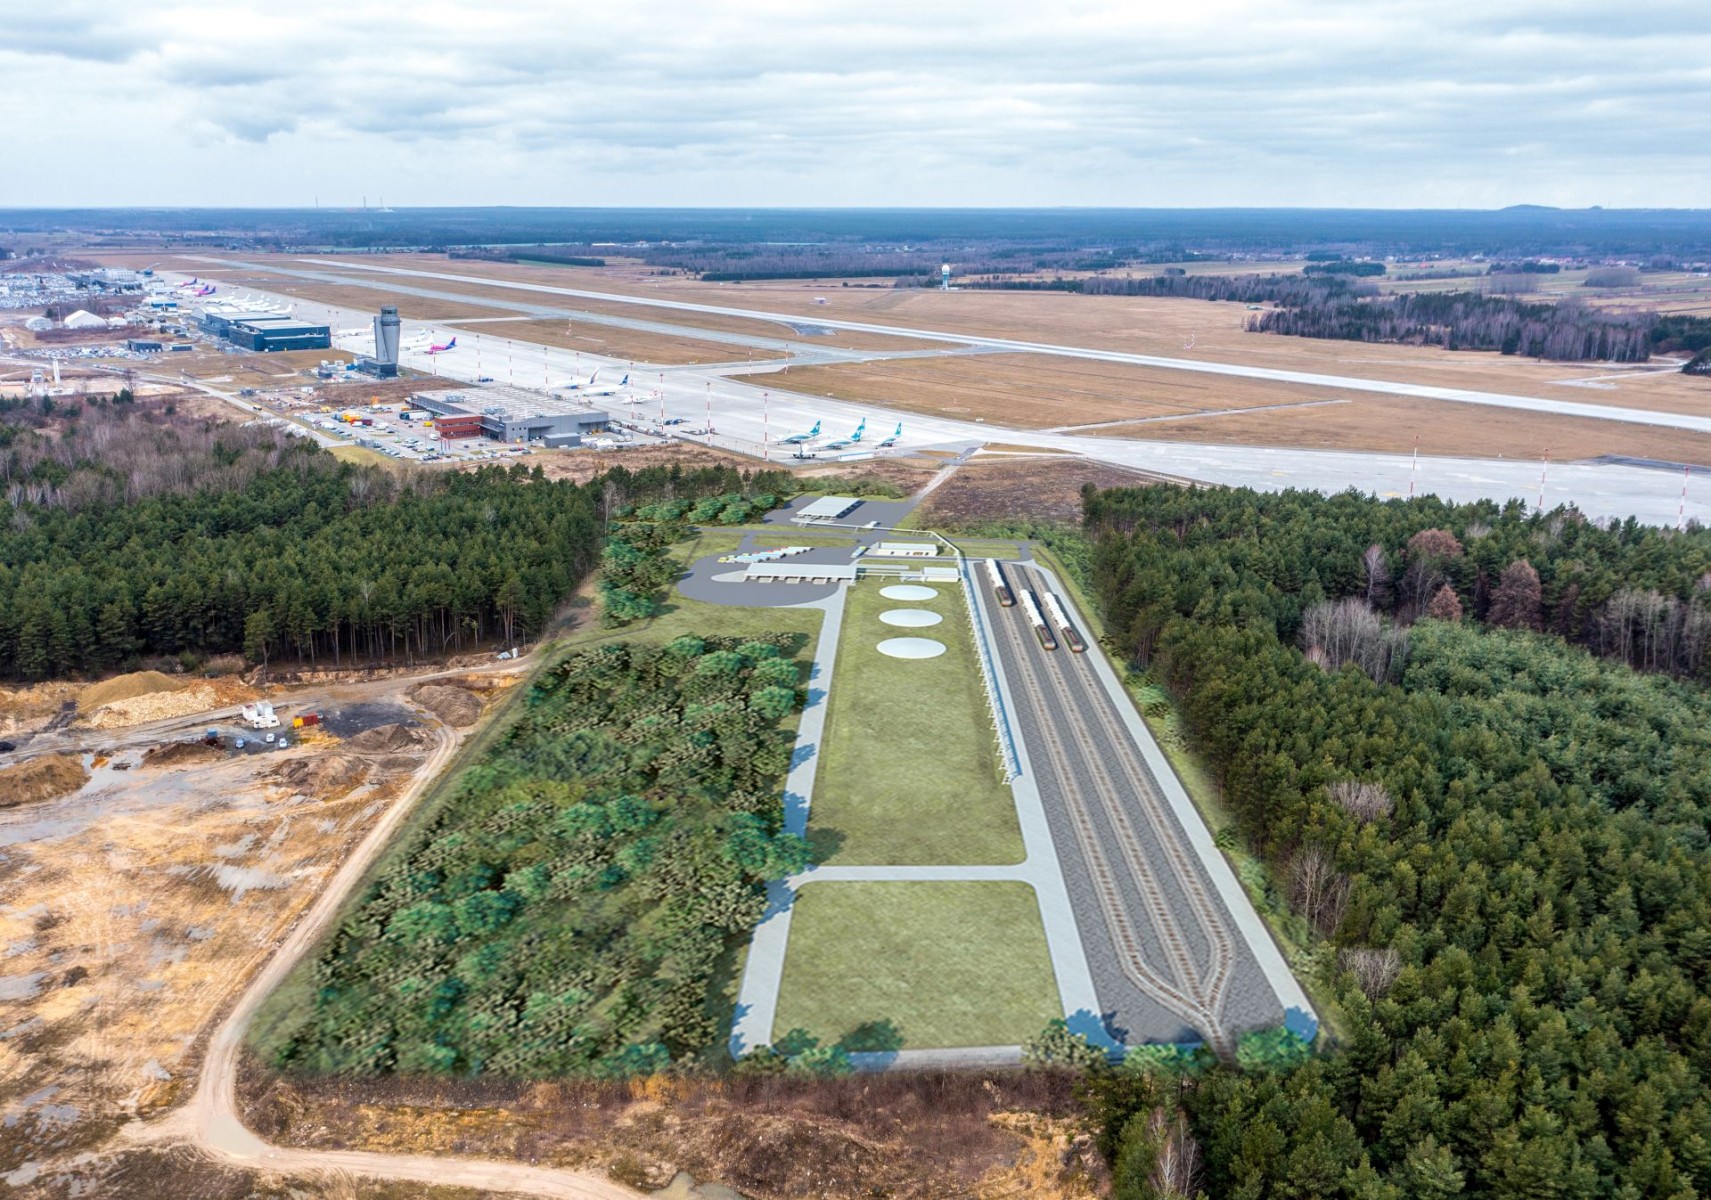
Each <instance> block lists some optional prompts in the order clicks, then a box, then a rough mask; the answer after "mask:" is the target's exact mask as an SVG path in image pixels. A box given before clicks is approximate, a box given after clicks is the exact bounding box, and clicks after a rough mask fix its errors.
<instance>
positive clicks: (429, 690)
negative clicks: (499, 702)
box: [410, 683, 481, 729]
mask: <svg viewBox="0 0 1711 1200" xmlns="http://www.w3.org/2000/svg"><path fill="white" fill-rule="evenodd" d="M410 698H411V699H413V700H414V701H415V702H416V703H417V704H420V705H421V706H422V707H423V708H425V709H427V710H428V711H429V712H431V713H433V714H434V715H435V716H436V717H438V718H439V719H440V720H442V721H444V722H445V723H446V724H447V725H450V726H451V727H452V728H454V729H467V728H468V727H469V726H471V725H473V724H475V723H476V721H478V720H480V719H481V701H480V700H479V699H478V698H476V697H475V696H473V695H471V694H470V693H469V692H467V691H465V690H464V689H463V688H460V687H450V686H447V685H445V684H440V683H426V684H423V685H422V686H421V687H419V688H417V689H416V690H415V691H413V692H411V693H410Z"/></svg>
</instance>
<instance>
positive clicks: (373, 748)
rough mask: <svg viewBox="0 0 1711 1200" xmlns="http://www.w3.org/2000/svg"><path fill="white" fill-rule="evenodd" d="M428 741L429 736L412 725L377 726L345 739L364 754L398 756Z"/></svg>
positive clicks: (351, 747) (351, 746)
mask: <svg viewBox="0 0 1711 1200" xmlns="http://www.w3.org/2000/svg"><path fill="white" fill-rule="evenodd" d="M427 740H428V736H427V734H425V733H423V732H422V731H421V730H420V729H418V728H415V727H414V726H410V725H376V726H375V727H374V728H373V729H365V730H364V731H363V732H361V733H359V734H357V735H356V736H355V737H349V738H346V739H345V745H346V746H348V747H349V748H350V749H352V750H360V751H362V752H363V753H364V754H396V753H398V752H400V751H404V750H414V749H416V748H417V747H419V746H421V745H423V744H424V743H425V742H426V741H427Z"/></svg>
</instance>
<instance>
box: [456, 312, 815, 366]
mask: <svg viewBox="0 0 1711 1200" xmlns="http://www.w3.org/2000/svg"><path fill="white" fill-rule="evenodd" d="M636 315H638V316H639V315H642V314H639V313H638V314H636ZM446 323H447V324H448V325H457V324H459V322H458V321H456V320H448V321H447V322H446ZM464 332H465V333H466V334H482V333H492V334H493V335H494V336H496V337H504V338H516V339H518V340H520V341H525V342H533V343H535V344H537V345H543V346H558V347H560V348H562V349H565V350H583V351H587V352H588V353H589V354H598V355H602V356H605V357H607V358H621V359H628V360H629V361H630V362H631V364H632V365H634V364H635V363H641V364H642V365H643V366H646V365H648V364H650V363H659V364H661V365H673V364H682V363H727V362H761V361H766V360H770V359H776V358H783V357H784V354H783V352H782V351H777V350H758V349H751V348H749V347H745V346H733V345H730V344H728V343H725V342H709V341H703V340H702V339H700V338H692V337H674V336H672V335H671V334H665V333H648V332H645V331H643V330H640V329H626V328H623V327H621V326H617V325H596V324H594V323H593V322H592V321H573V322H565V321H561V320H559V319H558V318H556V317H555V318H553V319H551V320H545V321H526V320H525V321H506V322H504V323H503V324H493V325H479V326H476V327H475V328H473V329H467V330H465V331H464Z"/></svg>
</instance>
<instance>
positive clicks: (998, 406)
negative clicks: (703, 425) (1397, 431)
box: [738, 354, 1361, 429]
mask: <svg viewBox="0 0 1711 1200" xmlns="http://www.w3.org/2000/svg"><path fill="white" fill-rule="evenodd" d="M738 378H741V376H739V377H738ZM766 379H767V381H769V383H771V384H772V385H776V384H778V383H779V382H780V380H782V379H783V377H782V376H777V375H769V376H767V377H766ZM750 382H755V380H753V379H751V380H750ZM789 387H790V390H791V391H794V392H801V393H804V394H807V395H815V396H822V395H829V396H834V397H836V398H837V399H839V400H847V401H851V402H853V403H858V404H863V403H865V404H881V405H884V406H885V407H887V408H893V409H901V410H904V411H908V412H918V413H923V414H925V415H928V416H935V417H952V418H956V419H959V420H966V421H991V422H993V423H994V424H999V425H1006V426H1010V427H1012V428H1024V429H1040V428H1055V427H1058V426H1075V425H1090V424H1096V423H1099V422H1104V421H1122V420H1134V419H1138V418H1146V417H1160V416H1180V415H1182V414H1186V413H1195V412H1205V411H1217V410H1223V409H1230V408H1252V407H1257V406H1260V405H1271V404H1302V403H1311V402H1313V401H1319V400H1328V399H1338V398H1342V397H1348V396H1355V395H1359V394H1361V393H1357V392H1345V391H1339V390H1338V389H1336V388H1320V387H1307V386H1305V385H1302V384H1285V383H1272V382H1270V381H1268V380H1262V379H1240V378H1235V377H1228V376H1216V375H1200V374H1195V373H1192V372H1188V371H1172V370H1168V369H1165V368H1159V367H1136V366H1129V365H1126V364H1123V363H1102V362H1089V361H1086V360H1084V359H1082V360H1078V359H1073V358H1051V357H1047V356H1044V355H1037V354H980V355H956V356H946V357H942V358H914V359H902V360H898V361H894V362H871V363H839V364H836V365H834V366H826V367H797V368H795V369H794V370H792V371H791V372H790V375H789Z"/></svg>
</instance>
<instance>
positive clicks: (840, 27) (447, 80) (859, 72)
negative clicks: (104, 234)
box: [0, 0, 1711, 208]
mask: <svg viewBox="0 0 1711 1200" xmlns="http://www.w3.org/2000/svg"><path fill="white" fill-rule="evenodd" d="M0 12H3V14H4V17H5V27H6V30H7V37H6V39H5V41H4V43H3V44H0V70H3V71H4V72H5V77H6V79H7V82H8V93H9V95H10V97H11V98H12V100H13V104H12V106H11V108H12V113H11V117H12V119H11V120H10V121H9V122H7V124H6V125H5V126H4V128H3V130H0V149H3V150H4V152H5V154H6V158H7V161H8V162H9V163H10V164H11V165H12V167H13V170H11V171H10V172H8V174H7V177H6V178H5V180H4V181H3V182H0V207H105V206H148V207H162V206H195V207H217V206H238V207H311V206H313V205H315V204H317V203H319V204H320V205H321V206H323V207H353V206H356V205H359V204H361V203H362V202H363V200H364V198H366V200H367V203H368V204H370V205H379V204H381V203H382V202H384V203H386V204H388V205H391V206H393V207H404V206H441V205H506V206H532V205H543V206H545V205H565V206H593V207H599V206H623V207H635V206H645V207H677V206H690V207H719V206H739V207H749V206H754V207H793V206H800V207H862V206H880V207H918V206H919V207H928V206H968V207H991V206H1001V207H1034V206H1037V207H1057V206H1065V207H1124V208H1128V207H1140V208H1158V207H1197V206H1216V207H1269V206H1283V207H1338V208H1342V207H1354V208H1362V207H1368V208H1500V207H1504V206H1508V205H1514V204H1541V205H1558V206H1562V207H1573V208H1581V207H1587V206H1591V205H1602V206H1605V207H1609V208H1617V207H1635V208H1696V207H1700V208H1702V207H1706V206H1707V205H1708V204H1711V148H1708V147H1707V146H1706V145H1705V144H1704V138H1703V136H1702V135H1703V127H1704V116H1703V114H1704V113H1706V112H1711V8H1707V6H1705V5H1704V4H1702V3H1701V4H1687V3H1676V2H1673V0H1666V2H1664V3H1659V4H1653V5H1648V6H1646V12H1645V21H1644V23H1643V25H1642V24H1640V23H1639V22H1636V21H1634V20H1632V19H1630V18H1629V17H1619V18H1613V17H1612V15H1611V13H1610V9H1609V7H1608V6H1607V5H1594V4H1590V3H1537V2H1532V0H1526V2H1520V3H1507V2H1503V0H1494V2H1492V3H1485V4H1471V3H1459V2H1453V0H1452V2H1448V3H1441V4H1424V3H1416V2H1413V0H1406V2H1402V3H1394V4H1389V5H1384V6H1370V5H1365V4H1358V3H1342V2H1337V3H1311V4H1305V3H1287V2H1285V3H1268V4H1264V5H1260V4H1239V3H1221V2H1219V0H1211V2H1209V3H1206V4H1202V5H1199V6H1196V7H1195V8H1194V10H1193V11H1191V12H1183V11H1175V10H1166V9H1163V8H1162V7H1159V6H1157V5H1154V4H1150V3H1149V4H1137V5H1110V4H1085V3H1073V2H1072V3H1066V4H1061V5H1058V6H1054V8H1053V10H1052V11H1050V12H1047V11H1044V10H1043V9H1042V8H1041V7H1040V6H1035V5H1025V4H1020V3H1013V2H1011V0H1000V2H996V3H985V4H978V5H977V4H971V3H961V2H958V3H950V4H937V5H932V6H930V7H929V6H921V5H905V4H898V3H893V2H885V3H861V4H857V3H853V2H844V0H839V2H837V3H829V4H814V5H811V6H807V7H806V8H805V7H804V6H801V5H787V4H783V3H753V2H744V3H732V4H720V5H717V6H715V7H712V8H711V9H709V8H705V7H702V6H696V5H692V4H687V3H675V2H666V0H646V2H643V3H639V4H630V5H622V6H620V5H608V6H598V7H597V6H587V5H572V6H563V5H554V4H549V3H533V2H530V3H517V2H514V0H505V2H504V3H501V4H496V5H493V6H490V7H485V8H474V7H470V6H463V5H430V6H426V7H420V8H414V9H404V8H401V7H385V8H383V7H381V6H377V5H366V4H357V5H352V4H342V5H341V4H332V3H327V2H323V0H304V2H303V3H300V4H298V5H296V6H294V7H291V8H289V9H287V8H283V7H280V6H276V5H261V4H256V3H253V2H251V0H237V2H235V3H229V4H214V3H211V2H209V0H191V2H186V3H178V2H170V0H169V2H168V3H164V4H160V5H154V6H148V7H146V8H144V7H141V6H137V7H132V8H128V9H123V10H116V9H114V8H112V7H111V6H107V5H100V4H95V3H90V2H88V0H62V2H61V3H58V4H56V5H54V6H52V7H50V6H46V5H39V6H35V7H26V6H25V5H22V4H20V3H17V2H16V0H0ZM1696 112H1697V113H1699V114H1701V115H1700V116H1698V117H1695V116H1694V115H1693V114H1694V113H1696Z"/></svg>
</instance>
